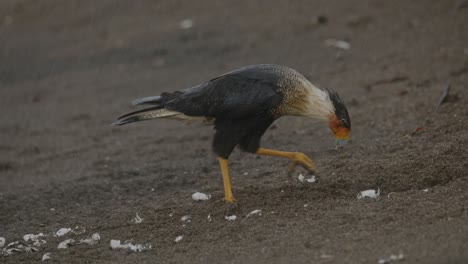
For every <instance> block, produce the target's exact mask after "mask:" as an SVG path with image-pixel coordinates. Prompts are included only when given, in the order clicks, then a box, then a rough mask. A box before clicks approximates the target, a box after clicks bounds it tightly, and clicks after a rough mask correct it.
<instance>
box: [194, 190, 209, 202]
mask: <svg viewBox="0 0 468 264" xmlns="http://www.w3.org/2000/svg"><path fill="white" fill-rule="evenodd" d="M210 198H211V195H209V194H204V193H201V192H196V193H194V194H192V199H193V200H194V201H206V200H209V199H210Z"/></svg>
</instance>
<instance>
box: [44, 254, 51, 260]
mask: <svg viewBox="0 0 468 264" xmlns="http://www.w3.org/2000/svg"><path fill="white" fill-rule="evenodd" d="M49 259H51V257H50V252H47V253H44V255H42V261H46V260H49Z"/></svg>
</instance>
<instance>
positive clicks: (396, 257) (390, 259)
mask: <svg viewBox="0 0 468 264" xmlns="http://www.w3.org/2000/svg"><path fill="white" fill-rule="evenodd" d="M404 259H405V256H404V255H403V254H402V253H400V254H398V255H393V254H392V255H390V257H388V258H381V259H379V261H378V263H379V264H387V263H394V262H399V261H402V260H404Z"/></svg>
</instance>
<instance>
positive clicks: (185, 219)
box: [180, 215, 192, 223]
mask: <svg viewBox="0 0 468 264" xmlns="http://www.w3.org/2000/svg"><path fill="white" fill-rule="evenodd" d="M191 219H192V217H191V216H190V215H184V216H182V217H181V218H180V221H182V222H186V223H190V221H191Z"/></svg>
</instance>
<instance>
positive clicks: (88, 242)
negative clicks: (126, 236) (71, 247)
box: [80, 233, 101, 246]
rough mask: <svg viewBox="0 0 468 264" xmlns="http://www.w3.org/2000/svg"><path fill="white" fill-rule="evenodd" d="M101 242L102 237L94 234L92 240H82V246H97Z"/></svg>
mask: <svg viewBox="0 0 468 264" xmlns="http://www.w3.org/2000/svg"><path fill="white" fill-rule="evenodd" d="M99 240H101V236H100V235H99V234H98V233H94V234H93V235H92V236H91V238H85V239H81V240H80V244H81V243H84V244H88V245H91V246H92V245H96V244H97V243H99Z"/></svg>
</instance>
